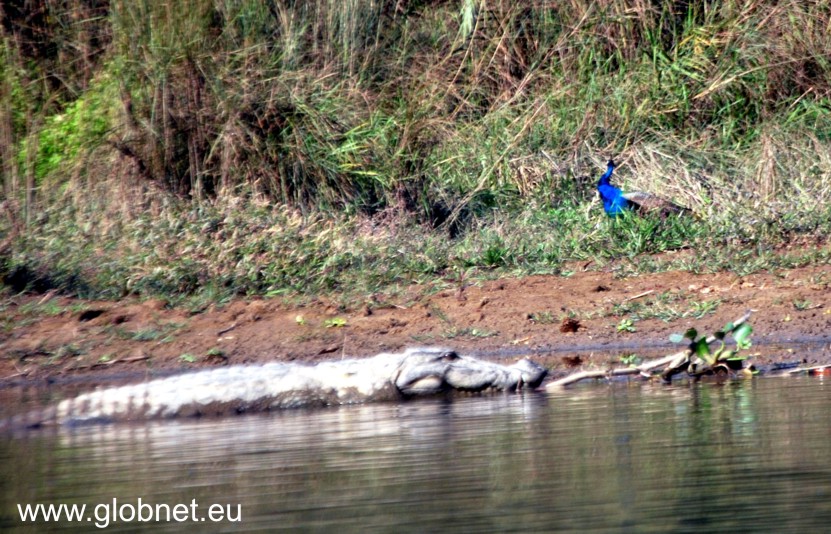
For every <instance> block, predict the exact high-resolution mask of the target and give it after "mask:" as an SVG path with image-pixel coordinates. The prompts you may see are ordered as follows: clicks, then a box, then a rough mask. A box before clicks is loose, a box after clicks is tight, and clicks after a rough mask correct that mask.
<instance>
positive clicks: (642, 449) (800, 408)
mask: <svg viewBox="0 0 831 534" xmlns="http://www.w3.org/2000/svg"><path fill="white" fill-rule="evenodd" d="M827 388H828V385H827V384H826V383H823V382H822V381H820V380H814V379H804V380H803V379H766V380H755V381H746V382H731V383H727V384H723V385H699V386H691V387H684V386H675V387H669V388H668V387H662V386H644V385H637V386H628V385H626V384H620V385H616V386H613V387H606V386H596V385H594V386H585V387H580V388H578V389H576V390H572V391H569V392H565V393H562V394H557V395H552V396H546V395H544V394H529V395H521V396H499V397H483V398H475V397H474V398H464V399H458V400H455V401H452V402H445V401H439V400H428V401H419V402H411V403H402V404H375V405H365V406H352V407H343V408H332V409H325V410H297V411H287V412H282V413H275V414H265V415H254V416H246V417H238V418H226V419H221V420H190V421H183V422H181V421H180V422H156V423H151V424H146V425H110V426H98V427H87V428H77V429H63V430H59V431H48V430H47V431H41V432H35V433H32V434H29V435H26V436H16V437H5V438H2V440H0V458H2V460H3V461H2V464H1V465H2V467H0V471H2V474H0V480H2V481H3V482H2V484H3V489H4V491H3V499H2V508H0V512H1V513H2V515H0V528H9V527H15V526H20V522H19V520H18V518H17V513H16V508H15V504H16V503H26V502H29V503H34V502H75V503H90V504H95V503H99V502H107V501H108V500H112V498H114V497H116V498H118V499H119V501H129V500H132V501H135V500H136V498H138V497H141V498H142V499H143V500H144V501H145V502H148V501H149V502H155V503H171V504H175V503H180V502H183V503H190V502H191V500H192V499H196V500H197V502H199V503H201V504H205V505H206V506H207V505H209V504H211V503H240V504H241V505H242V514H243V521H242V523H239V524H222V525H219V526H220V527H221V529H223V530H251V529H258V528H267V529H269V530H292V531H295V530H324V529H325V530H330V529H332V528H338V529H340V530H350V531H351V530H354V531H361V532H365V531H393V530H394V531H396V532H399V531H413V532H424V531H436V530H464V531H466V532H476V531H479V532H493V531H534V530H537V531H541V530H545V531H551V530H580V531H591V530H595V531H609V530H612V531H638V532H641V531H649V530H654V531H663V532H666V531H681V532H683V531H724V530H728V529H731V530H735V529H738V530H752V531H760V530H770V531H777V532H779V531H783V530H799V531H816V530H819V529H820V528H823V529H824V527H825V525H826V524H827V523H828V521H829V519H831V500H830V499H829V491H831V470H829V467H828V462H829V459H831V439H829V438H831V430H830V429H829V425H828V417H827V414H828V409H829V402H830V401H831V398H829V395H828V391H827ZM41 526H43V525H41ZM84 526H86V525H84ZM135 526H136V525H135V524H123V523H122V524H113V525H111V526H110V529H115V530H118V529H124V530H128V529H129V530H132V529H133V528H134V527H135ZM162 526H163V527H165V528H167V529H170V530H174V529H178V528H180V527H181V526H182V525H176V524H172V525H162Z"/></svg>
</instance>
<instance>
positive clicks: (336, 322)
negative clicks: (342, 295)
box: [323, 317, 346, 328]
mask: <svg viewBox="0 0 831 534" xmlns="http://www.w3.org/2000/svg"><path fill="white" fill-rule="evenodd" d="M323 326H325V327H326V328H340V327H342V326H346V319H344V318H343V317H333V318H331V319H326V320H325V321H323Z"/></svg>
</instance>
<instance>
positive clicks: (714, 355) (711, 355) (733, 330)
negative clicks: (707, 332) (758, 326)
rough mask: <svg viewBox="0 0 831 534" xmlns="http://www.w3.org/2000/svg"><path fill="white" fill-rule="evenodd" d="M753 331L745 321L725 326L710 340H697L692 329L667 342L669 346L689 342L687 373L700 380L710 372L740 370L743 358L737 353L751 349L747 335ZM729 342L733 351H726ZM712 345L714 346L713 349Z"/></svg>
mask: <svg viewBox="0 0 831 534" xmlns="http://www.w3.org/2000/svg"><path fill="white" fill-rule="evenodd" d="M752 333H753V327H752V326H750V323H748V322H746V321H741V322H739V323H732V322H730V323H727V324H726V325H725V326H724V328H723V329H721V330H720V331H718V332H716V333H715V334H713V335H712V336H710V337H707V336H699V335H698V331H697V330H696V329H695V328H690V329H688V330H687V331H686V332H684V333H683V334H673V335H671V336H670V341H672V342H673V343H683V342H684V341H685V340H688V342H689V350H690V358H689V360H688V363H689V368H688V372H689V373H690V374H691V375H695V376H700V375H702V374H710V373H714V372H725V373H726V372H729V371H730V370H738V369H741V366H742V363H741V362H742V361H744V360H745V359H746V357H745V356H743V355H740V354H739V353H740V352H741V351H743V350H747V349H749V348H750V347H751V345H752V343H751V340H750V335H751V334H752ZM728 336H730V337H732V338H733V341H734V342H735V348H733V349H730V348H728V347H727V344H726V339H727V338H728ZM714 344H717V345H716V346H715V347H714Z"/></svg>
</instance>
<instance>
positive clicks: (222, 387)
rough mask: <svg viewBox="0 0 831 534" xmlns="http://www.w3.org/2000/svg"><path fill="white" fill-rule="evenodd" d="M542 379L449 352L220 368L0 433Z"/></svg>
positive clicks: (40, 415)
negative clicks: (43, 427)
mask: <svg viewBox="0 0 831 534" xmlns="http://www.w3.org/2000/svg"><path fill="white" fill-rule="evenodd" d="M545 376H546V371H545V369H543V368H542V367H540V366H538V365H536V364H534V363H533V362H530V361H528V360H521V361H519V362H517V363H515V364H513V365H510V366H504V365H500V364H496V363H491V362H487V361H484V360H479V359H476V358H471V357H466V356H459V355H458V354H456V353H455V352H453V351H451V350H448V349H442V348H416V349H407V350H406V351H405V352H403V353H397V354H386V353H384V354H379V355H377V356H374V357H372V358H366V359H349V360H340V361H332V362H323V363H319V364H317V365H302V364H296V363H269V364H265V365H256V366H233V367H225V368H221V369H213V370H207V371H199V372H195V373H189V374H183V375H177V376H173V377H169V378H163V379H158V380H152V381H149V382H145V383H142V384H135V385H130V386H122V387H115V388H108V389H102V390H98V391H92V392H90V393H85V394H83V395H80V396H78V397H75V398H73V399H67V400H64V401H62V402H60V403H59V404H57V405H56V406H52V407H49V408H46V409H44V410H38V411H35V412H31V413H29V414H25V415H23V416H18V417H15V418H12V419H9V420H7V421H2V422H0V429H2V428H27V427H29V428H30V427H37V426H42V425H52V424H88V423H96V422H110V421H143V420H149V419H163V418H172V417H185V416H197V415H219V414H228V413H242V412H249V411H260V410H271V409H282V408H296V407H301V406H327V405H339V404H353V403H359V402H367V401H374V400H396V399H404V398H408V397H415V396H424V395H434V394H437V393H442V392H450V391H486V390H491V391H516V390H518V389H521V388H536V387H537V386H539V385H540V383H541V382H542V380H543V379H544V378H545Z"/></svg>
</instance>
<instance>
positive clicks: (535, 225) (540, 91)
mask: <svg viewBox="0 0 831 534" xmlns="http://www.w3.org/2000/svg"><path fill="white" fill-rule="evenodd" d="M0 16H2V26H1V27H0V28H1V30H2V34H0V37H2V41H0V56H2V62H1V63H0V69H1V70H0V157H2V161H3V167H2V172H3V191H2V205H0V232H1V233H0V271H2V274H3V276H4V280H5V283H6V284H7V285H8V286H10V287H12V288H14V289H15V290H20V289H23V288H24V287H27V286H28V287H29V288H32V289H45V288H49V287H58V288H60V289H62V290H66V291H70V292H74V293H76V294H80V295H81V296H109V297H118V296H121V295H123V294H128V293H139V294H168V295H169V294H195V293H198V294H202V295H207V296H209V297H210V298H223V297H226V296H228V295H231V294H240V293H241V294H252V293H256V294H280V293H285V292H289V293H296V292H301V293H302V292H305V293H309V292H318V291H331V290H349V291H366V292H374V291H378V290H391V288H394V287H400V286H403V285H406V284H408V283H410V282H413V281H425V280H430V279H437V278H444V279H450V278H452V279H454V280H456V281H459V280H461V279H463V278H464V277H465V276H469V275H470V271H471V269H477V268H485V267H487V268H488V269H493V271H490V272H505V271H506V270H507V271H512V272H521V273H528V272H555V273H561V274H567V271H566V269H567V267H564V266H565V265H568V263H567V262H569V261H572V260H594V262H595V263H594V264H595V265H607V264H608V263H609V262H614V263H613V265H614V266H615V267H614V268H616V269H618V270H619V271H620V272H621V273H622V274H629V273H635V272H638V271H641V272H642V271H644V270H651V269H663V268H683V269H689V270H691V271H701V270H713V269H724V268H726V269H733V270H735V271H737V272H739V273H743V272H752V271H753V270H755V269H760V268H769V267H775V266H777V265H792V264H794V263H800V262H803V263H804V262H809V261H823V262H827V261H828V260H829V255H831V254H830V253H829V250H828V248H827V245H825V242H824V237H823V236H825V235H827V234H828V231H829V229H831V203H829V200H831V150H830V149H831V99H830V97H831V65H829V62H830V61H831V32H829V28H831V6H829V4H828V3H826V2H820V1H818V0H813V1H812V0H808V1H804V0H803V1H796V0H792V1H785V2H779V1H773V0H755V1H726V2H722V1H719V2H714V1H669V0H651V1H643V2H626V1H623V0H603V1H600V2H589V1H582V0H570V1H564V2H513V1H508V0H444V1H443V0H433V1H430V0H422V1H419V0H409V1H408V0H309V1H294V0H275V1H274V2H261V1H259V0H186V1H181V2H178V1H177V2H173V1H153V0H138V1H134V0H129V1H128V0H110V1H107V0H65V1H63V2H46V1H45V0H41V1H26V2H24V1H22V0H13V1H10V2H4V3H3V4H2V6H0ZM610 156H614V157H616V159H618V160H619V161H620V162H621V163H622V167H621V168H620V171H619V174H618V175H616V176H617V180H618V182H622V183H623V184H625V185H626V186H628V187H631V188H638V189H643V190H647V191H651V192H653V193H658V194H661V195H663V196H665V197H667V198H671V199H673V200H674V201H676V202H678V203H680V204H684V205H686V206H689V207H691V208H692V209H693V210H694V211H695V212H696V214H697V216H698V217H697V218H694V219H693V218H686V219H683V218H682V219H670V220H662V219H659V218H650V217H646V218H637V217H625V218H622V219H618V220H610V219H608V218H607V217H605V216H604V215H603V214H602V210H601V209H600V208H599V205H598V204H597V203H596V201H594V200H593V198H594V189H593V186H594V182H595V181H596V179H597V176H598V175H599V174H600V173H601V172H602V170H603V168H604V163H605V160H606V159H607V158H608V157H610ZM795 236H799V238H800V239H801V240H813V239H815V238H816V239H818V240H820V242H821V244H822V246H820V247H817V248H814V249H803V250H802V252H800V253H799V254H796V255H793V254H791V255H787V254H782V253H781V246H782V245H785V244H788V243H789V242H790V241H791V240H793V238H794V237H795ZM678 249H690V251H688V252H687V253H682V254H677V255H669V256H666V255H665V256H663V257H651V256H650V257H643V258H639V259H638V261H637V262H634V261H631V260H632V258H634V257H636V256H639V255H644V254H654V253H658V252H663V251H667V250H678ZM775 250H779V252H775ZM620 259H623V260H624V261H618V260H620ZM483 270H484V269H479V272H482V271H483Z"/></svg>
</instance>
